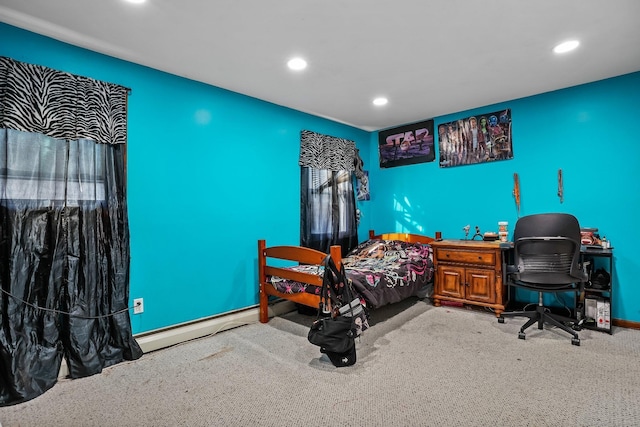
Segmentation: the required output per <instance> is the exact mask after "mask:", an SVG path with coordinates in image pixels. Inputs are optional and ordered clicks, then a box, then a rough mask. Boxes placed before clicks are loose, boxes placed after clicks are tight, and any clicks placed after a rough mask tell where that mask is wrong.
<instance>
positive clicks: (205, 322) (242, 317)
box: [58, 300, 295, 378]
mask: <svg viewBox="0 0 640 427" xmlns="http://www.w3.org/2000/svg"><path fill="white" fill-rule="evenodd" d="M293 310H295V304H294V303H292V302H291V301H285V300H283V301H279V302H277V303H275V304H272V305H270V306H269V317H273V316H279V315H281V314H284V313H288V312H290V311H293ZM258 317H259V308H258V307H257V306H256V307H252V308H247V309H243V310H238V311H232V312H229V313H224V314H219V315H216V316H212V317H205V318H202V319H199V320H195V321H193V322H188V323H184V324H179V325H174V326H171V327H168V328H163V329H158V330H155V331H150V332H145V333H143V334H138V335H134V338H135V339H136V341H137V342H138V345H139V346H140V348H141V349H142V351H143V352H145V353H149V352H152V351H155V350H160V349H163V348H166V347H171V346H172V345H176V344H180V343H183V342H186V341H190V340H194V339H197V338H202V337H206V336H208V335H215V334H217V333H218V332H222V331H226V330H228V329H232V328H237V327H238V326H244V325H248V324H250V323H256V322H258ZM115 366H118V365H115ZM67 375H69V370H68V368H67V364H66V363H64V362H63V363H62V366H61V367H60V373H59V374H58V378H65V377H66V376H67Z"/></svg>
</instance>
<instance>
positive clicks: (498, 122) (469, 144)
mask: <svg viewBox="0 0 640 427" xmlns="http://www.w3.org/2000/svg"><path fill="white" fill-rule="evenodd" d="M438 149H439V152H440V167H441V168H447V167H451V166H462V165H472V164H476V163H486V162H492V161H496V160H508V159H513V146H512V141H511V110H510V109H506V110H501V111H496V112H493V113H487V114H479V115H477V116H471V117H467V118H466V119H460V120H457V121H454V122H450V123H442V124H440V125H438Z"/></svg>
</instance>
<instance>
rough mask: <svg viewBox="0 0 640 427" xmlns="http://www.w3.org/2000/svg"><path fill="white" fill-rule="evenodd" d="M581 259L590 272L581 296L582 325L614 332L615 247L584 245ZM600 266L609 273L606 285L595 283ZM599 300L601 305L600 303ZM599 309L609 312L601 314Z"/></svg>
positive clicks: (610, 332)
mask: <svg viewBox="0 0 640 427" xmlns="http://www.w3.org/2000/svg"><path fill="white" fill-rule="evenodd" d="M580 261H581V263H582V265H583V266H585V268H586V270H587V272H588V273H589V280H588V282H587V283H585V284H584V285H583V287H582V290H581V292H582V293H583V294H582V295H581V296H580V303H581V304H580V316H581V317H582V319H584V322H583V323H582V327H583V328H585V329H592V330H596V331H602V332H607V333H609V334H612V333H613V322H612V314H613V248H601V247H593V246H588V247H583V248H582V250H581V251H580ZM607 261H608V262H607ZM598 268H604V269H605V270H606V271H607V273H609V283H608V284H607V285H606V286H599V287H596V286H594V285H593V282H592V279H593V275H594V273H595V272H596V270H597V269H598ZM598 302H600V303H601V305H598ZM599 309H600V310H602V311H604V312H605V313H607V312H608V315H606V314H605V315H602V311H600V314H599ZM594 310H595V311H594ZM593 314H595V316H593ZM588 315H589V316H588Z"/></svg>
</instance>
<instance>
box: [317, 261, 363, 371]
mask: <svg viewBox="0 0 640 427" xmlns="http://www.w3.org/2000/svg"><path fill="white" fill-rule="evenodd" d="M342 300H344V301H348V302H351V301H353V297H352V294H351V290H350V286H349V284H348V282H347V278H346V274H345V272H344V266H342V267H341V268H340V269H338V268H337V267H336V265H335V263H334V262H333V259H332V258H331V257H330V256H327V258H326V259H325V262H324V278H323V281H322V290H321V292H320V307H319V309H318V317H317V319H316V320H315V321H314V322H313V324H312V325H311V329H310V330H309V334H308V339H309V342H310V343H311V344H315V345H317V346H318V347H320V352H322V353H324V354H326V355H327V356H328V357H329V360H331V363H333V364H334V365H335V366H337V367H340V366H350V365H353V364H354V363H356V343H355V337H356V324H355V316H354V312H353V307H352V304H348V303H347V304H346V305H347V306H348V307H349V308H348V309H347V310H346V311H345V310H343V314H341V313H340V306H341V301H342Z"/></svg>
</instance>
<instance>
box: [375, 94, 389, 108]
mask: <svg viewBox="0 0 640 427" xmlns="http://www.w3.org/2000/svg"><path fill="white" fill-rule="evenodd" d="M387 102H389V100H388V99H387V98H384V97H382V96H381V97H379V98H376V99H374V100H373V105H377V106H378V107H380V106H382V105H387Z"/></svg>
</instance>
